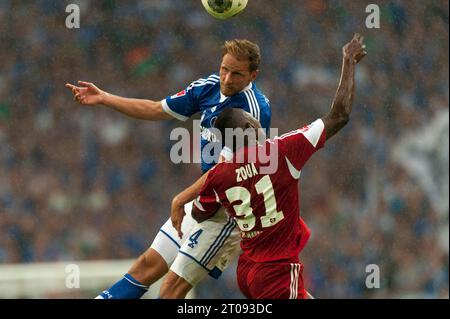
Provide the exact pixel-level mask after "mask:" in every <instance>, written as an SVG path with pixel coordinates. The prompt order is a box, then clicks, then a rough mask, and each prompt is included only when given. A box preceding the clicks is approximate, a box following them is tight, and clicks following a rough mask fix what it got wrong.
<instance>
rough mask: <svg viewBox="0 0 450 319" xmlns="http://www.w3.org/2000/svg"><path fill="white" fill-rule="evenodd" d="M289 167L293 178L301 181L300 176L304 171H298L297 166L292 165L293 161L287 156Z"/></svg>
mask: <svg viewBox="0 0 450 319" xmlns="http://www.w3.org/2000/svg"><path fill="white" fill-rule="evenodd" d="M284 158H285V159H286V163H287V166H288V168H289V172H290V173H291V176H292V178H294V179H299V178H300V174H301V173H302V170H298V169H296V168H295V166H294V165H293V164H292V163H291V161H290V160H289V159H288V158H287V157H286V156H285V157H284Z"/></svg>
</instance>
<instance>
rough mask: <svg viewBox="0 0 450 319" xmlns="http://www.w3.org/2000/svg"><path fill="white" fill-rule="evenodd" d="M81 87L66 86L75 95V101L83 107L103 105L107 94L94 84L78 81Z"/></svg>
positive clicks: (68, 84)
mask: <svg viewBox="0 0 450 319" xmlns="http://www.w3.org/2000/svg"><path fill="white" fill-rule="evenodd" d="M78 84H79V85H80V86H75V85H72V84H70V83H67V84H66V88H68V89H70V90H71V91H72V94H73V99H74V100H75V101H76V102H78V103H80V104H83V105H94V104H102V102H103V98H104V96H105V95H106V92H104V91H102V90H100V89H99V88H98V87H96V86H95V85H94V84H93V83H90V82H84V81H78Z"/></svg>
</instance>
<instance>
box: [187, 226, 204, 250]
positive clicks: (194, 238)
mask: <svg viewBox="0 0 450 319" xmlns="http://www.w3.org/2000/svg"><path fill="white" fill-rule="evenodd" d="M202 232H203V229H199V230H197V231H196V232H195V233H193V234H192V235H191V237H189V241H190V243H189V245H188V246H189V247H191V248H194V246H195V245H197V244H198V238H199V237H200V235H201V234H202Z"/></svg>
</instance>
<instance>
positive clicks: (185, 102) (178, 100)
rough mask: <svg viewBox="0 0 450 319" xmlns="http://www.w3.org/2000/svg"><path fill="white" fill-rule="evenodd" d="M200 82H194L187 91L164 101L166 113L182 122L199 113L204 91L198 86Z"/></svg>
mask: <svg viewBox="0 0 450 319" xmlns="http://www.w3.org/2000/svg"><path fill="white" fill-rule="evenodd" d="M199 81H200V80H197V81H195V82H192V83H191V84H190V85H189V86H188V87H187V88H186V89H184V90H182V91H180V92H178V93H177V94H174V95H171V96H168V97H166V98H165V99H164V100H162V101H161V103H162V106H163V109H164V111H165V112H166V113H168V114H170V115H172V116H173V117H174V118H176V119H178V120H180V121H186V120H187V119H188V118H190V117H191V116H192V115H194V114H195V113H197V112H199V111H200V107H199V103H198V97H199V95H200V94H201V90H202V87H201V86H198V85H197V83H199Z"/></svg>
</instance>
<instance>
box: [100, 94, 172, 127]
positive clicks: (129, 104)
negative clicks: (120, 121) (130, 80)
mask: <svg viewBox="0 0 450 319" xmlns="http://www.w3.org/2000/svg"><path fill="white" fill-rule="evenodd" d="M102 104H103V105H105V106H108V107H110V108H112V109H114V110H116V111H118V112H120V113H123V114H125V115H128V116H130V117H133V118H137V119H143V120H151V121H157V120H164V119H170V118H171V116H170V115H169V114H167V113H165V112H164V111H163V110H162V106H161V102H159V101H151V100H144V99H134V98H126V97H121V96H117V95H113V94H110V93H106V92H105V93H104V96H103V99H102Z"/></svg>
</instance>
